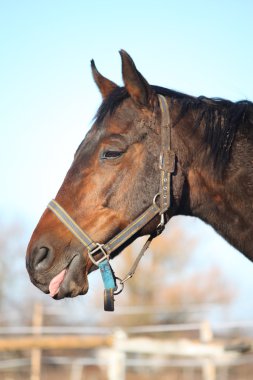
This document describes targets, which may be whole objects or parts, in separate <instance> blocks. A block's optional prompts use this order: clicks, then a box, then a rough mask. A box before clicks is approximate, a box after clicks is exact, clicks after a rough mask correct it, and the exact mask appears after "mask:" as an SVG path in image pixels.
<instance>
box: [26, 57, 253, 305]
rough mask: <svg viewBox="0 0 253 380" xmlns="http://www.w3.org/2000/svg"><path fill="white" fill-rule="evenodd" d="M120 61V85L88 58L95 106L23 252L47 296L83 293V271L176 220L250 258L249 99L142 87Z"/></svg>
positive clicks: (131, 66)
mask: <svg viewBox="0 0 253 380" xmlns="http://www.w3.org/2000/svg"><path fill="white" fill-rule="evenodd" d="M120 56H121V61H122V76H123V82H124V86H123V87H120V86H118V85H117V84H115V83H114V82H112V81H111V80H109V79H107V78H106V77H104V76H103V75H102V74H101V73H100V72H99V71H98V70H97V68H96V66H95V62H94V61H93V60H92V61H91V69H92V74H93V78H94V81H95V83H96V85H97V86H98V88H99V90H100V92H101V95H102V103H101V105H100V107H99V109H98V111H97V114H96V116H95V118H94V123H93V125H92V127H91V129H90V130H89V132H88V133H87V135H86V136H85V138H84V140H83V141H82V142H81V144H80V145H79V147H78V149H77V151H76V153H75V155H74V160H73V163H72V165H71V167H70V169H69V171H68V172H67V174H66V177H65V179H64V181H63V183H62V186H61V187H60V189H59V191H58V193H57V195H56V197H55V200H53V201H52V202H50V203H49V206H48V207H47V208H46V210H45V212H44V213H43V215H42V217H41V219H40V220H39V223H38V225H37V226H36V228H35V230H34V232H33V234H32V237H31V240H30V242H29V245H28V248H27V253H26V267H27V270H28V273H29V276H30V279H31V281H32V283H33V284H34V285H35V286H37V287H38V288H39V289H40V290H42V291H43V292H45V293H50V295H51V296H52V297H53V298H54V299H62V298H65V297H75V296H78V295H83V294H85V293H87V291H88V287H89V285H88V274H89V273H90V272H92V271H93V270H95V269H97V268H98V267H100V265H101V263H106V264H108V262H109V259H111V258H113V257H115V256H116V255H118V254H119V253H120V252H121V251H122V250H123V249H124V248H125V247H126V246H127V245H129V244H130V243H131V242H132V241H134V240H135V239H136V238H137V237H139V236H143V235H150V236H151V237H152V238H154V237H155V236H157V235H159V233H161V232H162V230H163V228H164V226H165V224H166V223H168V222H169V221H170V219H171V218H172V217H173V216H176V215H188V216H194V217H198V218H200V219H201V220H203V221H204V222H205V223H207V224H209V225H211V226H212V227H213V228H214V229H215V230H216V231H217V232H218V233H219V234H220V235H221V236H222V237H223V238H224V239H226V240H227V241H228V242H229V243H230V244H231V245H233V246H234V247H235V248H237V249H238V250H239V251H240V252H241V253H242V254H244V255H245V257H247V258H248V259H249V260H251V261H252V260H253V244H252V241H251V238H252V234H253V208H252V201H253V155H252V151H253V103H252V102H250V101H246V100H243V101H238V102H232V101H229V100H225V99H221V98H208V97H205V96H200V97H194V96H190V95H186V94H183V93H180V92H177V91H174V90H170V89H167V88H164V87H159V86H155V85H150V84H149V83H148V82H147V80H146V79H145V78H144V77H143V75H142V74H141V73H140V72H139V71H138V70H137V68H136V65H135V63H134V61H133V60H132V58H131V57H130V56H129V54H128V53H127V52H125V51H124V50H121V51H120ZM145 248H146V247H145ZM100 269H101V267H100ZM103 270H104V271H105V276H106V273H107V272H108V267H105V268H104V269H103ZM109 272H110V270H109ZM107 274H108V273H107ZM109 274H110V273H109ZM113 277H114V276H113ZM129 277H131V275H130V276H129ZM114 279H115V277H114ZM106 281H109V282H110V276H109V280H108V278H107V280H105V281H104V282H105V283H106ZM114 285H115V284H113V285H110V286H109V287H112V288H114Z"/></svg>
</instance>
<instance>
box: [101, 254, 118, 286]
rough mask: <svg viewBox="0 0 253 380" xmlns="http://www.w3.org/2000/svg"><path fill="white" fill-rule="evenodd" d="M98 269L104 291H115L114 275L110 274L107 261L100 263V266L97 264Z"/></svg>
mask: <svg viewBox="0 0 253 380" xmlns="http://www.w3.org/2000/svg"><path fill="white" fill-rule="evenodd" d="M98 267H99V269H100V272H101V275H102V279H103V283H104V286H105V289H113V290H115V289H116V283H115V279H114V275H113V273H112V268H111V265H110V264H109V261H108V260H104V261H102V262H101V263H100V264H98Z"/></svg>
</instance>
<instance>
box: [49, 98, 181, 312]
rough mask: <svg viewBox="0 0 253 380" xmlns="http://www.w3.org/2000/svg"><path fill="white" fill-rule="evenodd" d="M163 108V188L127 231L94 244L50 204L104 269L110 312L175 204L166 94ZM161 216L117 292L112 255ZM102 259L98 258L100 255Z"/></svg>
mask: <svg viewBox="0 0 253 380" xmlns="http://www.w3.org/2000/svg"><path fill="white" fill-rule="evenodd" d="M158 99H159V104H160V109H161V153H160V163H159V169H160V173H161V176H160V187H159V193H157V194H156V195H155V197H154V199H153V203H152V205H151V206H150V207H149V208H148V209H146V210H145V211H144V212H143V213H142V214H141V215H140V216H139V217H138V218H136V219H135V220H134V221H133V222H132V223H130V224H129V225H128V226H127V227H126V228H124V229H123V230H122V231H121V232H120V233H119V234H117V235H115V236H114V237H113V238H112V239H111V240H109V241H108V242H107V243H105V244H100V243H98V242H94V241H93V240H92V239H91V237H90V236H89V235H88V234H87V233H86V232H85V231H83V230H82V229H81V228H80V227H79V226H78V224H77V223H76V222H75V221H74V220H73V219H72V218H71V216H70V215H69V214H68V213H67V212H66V211H65V210H64V209H63V208H62V207H61V206H60V205H59V204H58V203H57V202H56V201H55V200H52V201H51V202H49V204H48V208H49V209H50V210H51V211H52V212H53V213H54V214H55V215H56V216H57V218H58V219H59V220H60V221H61V222H62V223H63V224H64V225H65V226H66V227H67V228H68V229H69V230H70V231H71V233H72V234H73V235H74V236H75V237H76V238H77V239H78V240H79V241H80V242H81V243H82V244H83V245H84V247H85V248H86V249H87V251H88V255H89V258H90V260H91V261H92V263H93V264H95V265H97V266H98V267H99V269H100V272H101V275H102V279H103V283H104V287H105V291H104V309H105V310H106V311H113V310H114V295H115V294H118V293H120V292H121V290H122V289H123V286H124V283H125V282H126V281H127V280H128V279H129V278H131V277H132V276H133V274H134V273H135V270H136V268H137V266H138V264H139V262H140V259H141V257H142V256H143V255H144V253H145V251H146V250H147V248H148V247H149V245H150V243H151V241H152V239H153V238H154V237H156V236H157V235H159V234H160V233H161V232H162V231H163V229H164V226H165V223H166V220H165V213H166V211H167V210H168V209H169V207H170V204H171V174H172V173H173V172H174V169H175V154H174V152H172V150H171V136H170V133H171V123H170V115H169V109H168V104H167V102H166V99H165V97H164V96H162V95H158ZM158 196H159V197H160V201H159V203H160V205H159V206H158V205H157V204H156V199H157V197H158ZM158 214H160V218H161V220H160V223H159V224H158V226H157V228H156V229H155V231H154V232H153V233H152V234H151V235H150V237H149V238H148V240H147V241H146V243H145V244H144V246H143V248H142V250H141V251H140V253H139V255H138V256H137V258H136V260H135V262H134V264H133V266H132V268H131V269H130V271H129V272H128V274H127V275H126V277H125V278H124V279H123V280H120V279H119V281H120V284H121V285H122V289H121V290H120V291H119V292H117V285H116V279H117V278H116V277H115V275H114V272H113V270H112V268H111V266H110V263H109V260H110V255H111V253H112V252H114V251H115V250H117V249H118V248H119V247H121V246H123V244H124V243H125V242H127V241H128V240H129V239H130V238H131V237H132V236H134V235H135V234H136V233H137V232H138V231H140V230H141V229H142V228H143V227H144V226H145V225H147V224H148V223H149V222H150V221H151V220H152V219H154V217H156V216H157V215H158ZM97 255H99V258H98V259H96V256H97Z"/></svg>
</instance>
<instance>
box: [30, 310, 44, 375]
mask: <svg viewBox="0 0 253 380" xmlns="http://www.w3.org/2000/svg"><path fill="white" fill-rule="evenodd" d="M42 319H43V314H42V304H41V303H36V304H35V305H34V309H33V334H34V335H37V336H38V335H40V334H41V326H42ZM40 375H41V349H39V348H33V349H32V352H31V380H40Z"/></svg>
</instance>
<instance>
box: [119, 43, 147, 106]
mask: <svg viewBox="0 0 253 380" xmlns="http://www.w3.org/2000/svg"><path fill="white" fill-rule="evenodd" d="M119 53H120V55H121V60H122V76H123V80H124V83H125V87H126V89H127V92H128V93H129V95H130V96H131V98H132V99H133V100H134V101H135V103H137V104H138V105H140V106H142V107H143V106H145V107H148V108H150V107H151V106H152V100H153V98H154V96H153V95H154V92H153V90H152V88H151V86H150V85H149V84H148V82H147V81H146V79H145V78H144V77H143V76H142V75H141V73H140V72H139V71H138V70H137V68H136V66H135V64H134V61H133V60H132V58H131V57H130V55H129V54H127V52H126V51H124V50H120V52H119Z"/></svg>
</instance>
